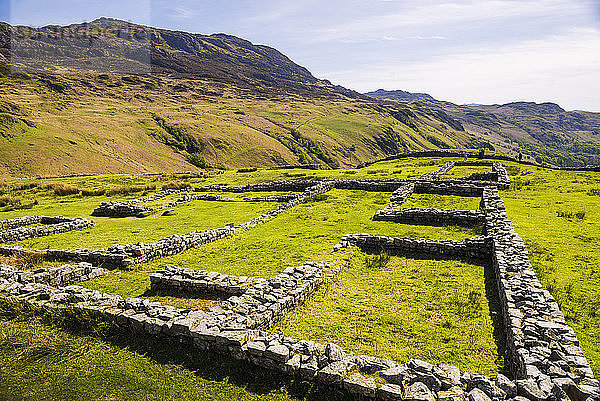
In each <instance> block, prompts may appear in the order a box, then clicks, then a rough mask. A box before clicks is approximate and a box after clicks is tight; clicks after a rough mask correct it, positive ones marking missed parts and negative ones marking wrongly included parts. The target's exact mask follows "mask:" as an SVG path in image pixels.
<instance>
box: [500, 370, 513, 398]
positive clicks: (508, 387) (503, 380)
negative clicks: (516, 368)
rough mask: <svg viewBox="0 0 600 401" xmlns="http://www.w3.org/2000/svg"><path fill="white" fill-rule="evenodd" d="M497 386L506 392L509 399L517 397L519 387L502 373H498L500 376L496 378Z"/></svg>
mask: <svg viewBox="0 0 600 401" xmlns="http://www.w3.org/2000/svg"><path fill="white" fill-rule="evenodd" d="M496 386H498V388H499V389H501V390H502V391H504V393H506V397H508V398H513V397H516V396H517V385H516V384H515V383H513V382H512V381H511V380H510V379H509V378H508V377H506V376H504V375H503V374H502V373H498V376H496Z"/></svg>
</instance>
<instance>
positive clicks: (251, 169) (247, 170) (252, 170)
mask: <svg viewBox="0 0 600 401" xmlns="http://www.w3.org/2000/svg"><path fill="white" fill-rule="evenodd" d="M256 170H258V169H257V168H256V167H248V168H240V169H238V171H237V172H238V173H253V172H255V171H256Z"/></svg>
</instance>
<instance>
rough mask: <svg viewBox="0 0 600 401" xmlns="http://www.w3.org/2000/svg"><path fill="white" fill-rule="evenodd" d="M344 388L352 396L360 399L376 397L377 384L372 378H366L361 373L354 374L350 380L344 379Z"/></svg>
mask: <svg viewBox="0 0 600 401" xmlns="http://www.w3.org/2000/svg"><path fill="white" fill-rule="evenodd" d="M344 388H345V389H346V391H348V392H349V393H351V394H358V395H359V396H360V397H375V394H376V393H377V383H376V382H375V379H373V378H371V377H365V376H363V375H361V374H360V373H352V374H351V375H350V377H349V378H348V379H344Z"/></svg>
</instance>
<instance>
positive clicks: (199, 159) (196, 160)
mask: <svg viewBox="0 0 600 401" xmlns="http://www.w3.org/2000/svg"><path fill="white" fill-rule="evenodd" d="M187 160H188V162H190V163H191V164H193V165H194V166H196V167H200V168H209V167H210V164H208V162H207V161H206V159H205V158H204V156H202V155H201V154H200V153H190V154H189V155H188V156H187Z"/></svg>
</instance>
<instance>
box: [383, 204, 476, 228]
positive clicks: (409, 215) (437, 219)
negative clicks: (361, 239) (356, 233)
mask: <svg viewBox="0 0 600 401" xmlns="http://www.w3.org/2000/svg"><path fill="white" fill-rule="evenodd" d="M373 220H375V221H393V222H394V223H403V224H418V225H433V226H446V225H456V226H462V227H474V226H478V225H483V224H484V223H485V216H484V214H483V213H482V212H480V211H478V210H453V209H433V208H412V207H411V208H408V207H406V208H402V209H397V210H390V209H383V210H378V211H377V213H375V215H374V216H373Z"/></svg>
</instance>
